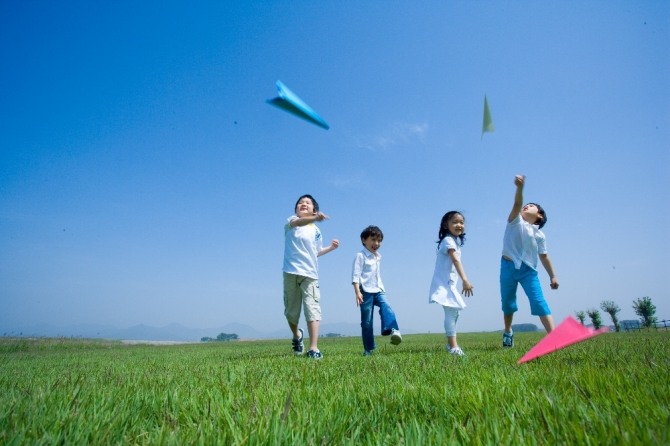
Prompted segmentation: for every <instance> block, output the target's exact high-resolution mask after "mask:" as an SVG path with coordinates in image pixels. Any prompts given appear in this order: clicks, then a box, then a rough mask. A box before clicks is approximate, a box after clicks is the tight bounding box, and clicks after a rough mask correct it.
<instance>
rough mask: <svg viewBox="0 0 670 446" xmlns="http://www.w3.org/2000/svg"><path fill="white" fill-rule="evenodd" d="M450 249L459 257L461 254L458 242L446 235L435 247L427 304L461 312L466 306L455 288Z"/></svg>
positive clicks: (456, 275)
mask: <svg viewBox="0 0 670 446" xmlns="http://www.w3.org/2000/svg"><path fill="white" fill-rule="evenodd" d="M450 249H453V250H455V251H456V252H457V253H458V254H459V255H460V254H461V244H460V242H459V241H457V240H456V239H455V238H454V237H453V236H451V235H447V236H446V237H445V238H443V239H442V241H441V242H440V244H439V245H438V246H437V257H436V259H435V272H434V273H433V280H432V282H431V283H430V293H429V297H428V302H429V303H433V302H435V303H438V304H440V305H442V306H444V307H451V308H457V309H459V310H462V309H463V308H465V307H466V305H465V301H464V300H463V296H461V293H460V292H459V291H458V289H457V288H456V283H457V282H458V273H457V272H456V268H455V267H454V264H453V262H452V261H451V257H450V256H449V250H450Z"/></svg>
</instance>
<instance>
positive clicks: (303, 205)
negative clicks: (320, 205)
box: [295, 197, 314, 217]
mask: <svg viewBox="0 0 670 446" xmlns="http://www.w3.org/2000/svg"><path fill="white" fill-rule="evenodd" d="M295 213H296V215H297V216H298V217H310V216H312V215H314V203H313V202H312V200H310V199H309V198H307V197H304V198H303V199H302V200H300V201H299V202H298V204H297V205H296V207H295Z"/></svg>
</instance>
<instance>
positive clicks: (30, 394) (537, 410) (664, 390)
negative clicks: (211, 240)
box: [0, 332, 670, 445]
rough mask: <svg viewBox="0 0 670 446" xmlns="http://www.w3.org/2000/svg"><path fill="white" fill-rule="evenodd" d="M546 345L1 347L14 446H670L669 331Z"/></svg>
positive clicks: (0, 369) (0, 393)
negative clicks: (303, 349)
mask: <svg viewBox="0 0 670 446" xmlns="http://www.w3.org/2000/svg"><path fill="white" fill-rule="evenodd" d="M541 336H542V335H541V334H539V333H532V334H530V333H529V334H523V333H519V334H517V335H516V338H517V339H515V341H516V343H517V345H516V346H515V347H514V348H513V349H506V350H503V349H502V348H501V346H500V335H499V334H492V333H487V334H468V333H466V334H462V335H460V336H459V341H460V344H461V346H462V347H463V349H464V350H465V351H466V354H467V356H466V357H464V358H456V357H452V356H450V355H448V354H447V353H446V352H445V351H444V340H443V338H442V336H440V335H405V336H404V339H403V343H402V344H401V345H399V346H397V347H395V346H391V345H388V344H387V342H388V339H387V338H378V345H379V348H378V350H377V352H376V353H375V355H374V356H372V357H363V356H362V346H361V341H360V339H359V338H326V339H323V340H321V341H320V347H321V350H322V351H323V352H324V355H325V357H324V359H323V360H321V361H314V360H308V359H307V358H304V357H302V358H296V357H293V356H292V353H291V350H290V342H289V341H287V340H285V341H254V342H230V343H209V344H192V345H175V346H150V345H133V346H128V345H123V344H120V343H115V342H101V341H85V340H67V339H56V340H52V339H43V340H33V341H31V340H17V339H3V340H0V444H5V445H14V444H16V445H23V444H31V445H32V444H124V445H125V444H174V445H182V444H202V445H210V444H221V445H241V444H248V445H267V444H282V445H284V444H286V445H291V444H314V445H316V444H337V445H340V444H345V445H346V444H351V445H354V444H355V445H360V444H363V445H367V444H371V445H382V444H383V445H386V444H394V445H396V444H406V445H421V444H440V445H442V444H514V445H524V444H528V445H534V444H670V430H669V429H670V428H669V426H670V407H669V402H670V390H669V387H668V383H670V344H669V342H670V333H668V332H640V333H611V334H606V335H603V336H599V337H596V338H593V339H591V340H589V341H587V342H584V343H581V344H577V345H574V346H571V347H569V348H566V349H564V350H561V351H558V352H556V353H554V354H551V355H548V356H545V357H542V358H539V359H538V360H535V361H532V362H530V363H527V364H523V365H517V364H516V361H517V360H518V359H519V357H521V355H522V354H523V353H525V352H526V351H527V350H528V349H530V347H532V346H533V345H534V344H535V343H536V342H537V341H538V340H539V339H540V338H541Z"/></svg>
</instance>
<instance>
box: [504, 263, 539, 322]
mask: <svg viewBox="0 0 670 446" xmlns="http://www.w3.org/2000/svg"><path fill="white" fill-rule="evenodd" d="M519 284H521V288H523V290H524V292H525V293H526V296H528V301H529V302H530V314H532V315H533V316H548V315H550V314H551V311H550V310H549V305H547V301H546V300H544V294H543V293H542V286H541V285H540V279H539V278H538V277H537V271H535V270H534V269H533V268H531V267H529V266H528V265H526V264H525V263H522V264H521V268H519V269H516V268H514V262H512V261H511V260H507V259H505V258H503V259H502V260H501V262H500V297H501V300H502V311H503V314H513V313H515V312H516V311H517V310H518V309H519V308H518V307H517V304H516V289H517V286H518V285H519Z"/></svg>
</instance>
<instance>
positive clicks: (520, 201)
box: [507, 175, 526, 223]
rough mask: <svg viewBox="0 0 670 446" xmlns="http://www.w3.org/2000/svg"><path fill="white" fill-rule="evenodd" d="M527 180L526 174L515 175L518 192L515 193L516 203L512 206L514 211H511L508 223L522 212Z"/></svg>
mask: <svg viewBox="0 0 670 446" xmlns="http://www.w3.org/2000/svg"><path fill="white" fill-rule="evenodd" d="M525 181H526V177H525V176H524V175H517V176H516V177H514V185H515V186H516V192H515V193H514V205H513V206H512V211H511V212H510V213H509V217H507V222H508V223H511V222H512V220H514V219H515V218H516V217H517V215H519V212H521V207H522V206H523V184H524V182H525Z"/></svg>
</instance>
